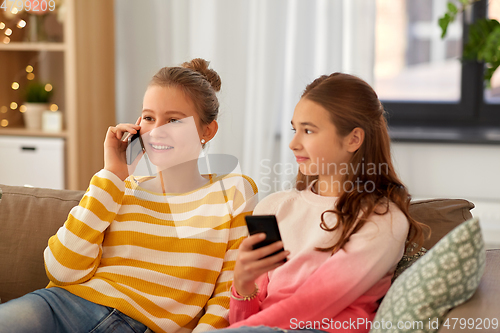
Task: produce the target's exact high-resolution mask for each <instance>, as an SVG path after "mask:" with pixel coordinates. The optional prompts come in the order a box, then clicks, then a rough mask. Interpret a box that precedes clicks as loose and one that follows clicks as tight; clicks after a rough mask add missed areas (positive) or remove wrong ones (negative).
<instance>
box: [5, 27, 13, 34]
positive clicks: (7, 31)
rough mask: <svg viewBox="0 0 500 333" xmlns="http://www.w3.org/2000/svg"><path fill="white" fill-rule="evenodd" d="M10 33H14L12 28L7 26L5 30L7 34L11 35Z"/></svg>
mask: <svg viewBox="0 0 500 333" xmlns="http://www.w3.org/2000/svg"><path fill="white" fill-rule="evenodd" d="M10 35H12V29H11V28H7V29H6V30H5V36H10Z"/></svg>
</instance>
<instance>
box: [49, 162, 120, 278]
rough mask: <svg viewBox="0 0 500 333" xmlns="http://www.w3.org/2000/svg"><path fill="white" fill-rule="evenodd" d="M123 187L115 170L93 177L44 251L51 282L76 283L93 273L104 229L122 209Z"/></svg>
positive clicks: (98, 259)
mask: <svg viewBox="0 0 500 333" xmlns="http://www.w3.org/2000/svg"><path fill="white" fill-rule="evenodd" d="M124 190H125V185H124V182H123V181H121V180H120V179H119V178H118V177H117V176H116V175H115V174H113V173H112V172H109V171H107V170H101V171H99V172H98V173H97V174H95V175H94V177H92V180H91V181H90V185H89V188H88V189H87V192H86V193H85V195H84V196H83V198H82V200H81V201H80V203H79V205H78V206H76V207H74V208H73V209H72V210H71V211H70V213H69V215H68V219H67V220H66V222H65V223H64V225H63V226H62V227H61V228H59V230H58V231H57V233H56V234H55V235H54V236H52V237H51V238H50V239H49V244H48V246H47V248H46V249H45V251H44V259H45V270H46V272H47V276H48V277H49V279H50V281H51V283H52V284H54V285H68V284H77V283H82V282H84V281H87V280H88V279H90V278H91V277H92V275H93V274H94V273H95V271H96V269H97V267H98V265H99V261H100V258H101V255H102V242H103V239H104V232H105V230H106V229H107V228H108V227H109V225H110V224H111V222H112V221H113V220H114V218H115V216H116V214H117V212H118V210H119V209H120V206H121V202H122V199H123V195H124Z"/></svg>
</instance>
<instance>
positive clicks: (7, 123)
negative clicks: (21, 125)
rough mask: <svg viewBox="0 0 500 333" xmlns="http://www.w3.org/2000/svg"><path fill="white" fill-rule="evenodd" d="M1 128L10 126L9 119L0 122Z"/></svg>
mask: <svg viewBox="0 0 500 333" xmlns="http://www.w3.org/2000/svg"><path fill="white" fill-rule="evenodd" d="M0 126H2V127H7V126H9V121H8V120H7V119H2V121H1V122H0Z"/></svg>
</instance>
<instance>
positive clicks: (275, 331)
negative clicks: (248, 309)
mask: <svg viewBox="0 0 500 333" xmlns="http://www.w3.org/2000/svg"><path fill="white" fill-rule="evenodd" d="M217 332H219V333H287V332H297V333H325V331H321V330H314V329H296V330H290V329H284V328H279V327H269V326H241V327H238V328H226V329H222V330H219V331H217ZM214 333H215V331H214Z"/></svg>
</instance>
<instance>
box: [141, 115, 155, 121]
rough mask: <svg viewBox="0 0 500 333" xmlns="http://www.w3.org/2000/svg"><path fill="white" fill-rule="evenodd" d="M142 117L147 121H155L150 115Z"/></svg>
mask: <svg viewBox="0 0 500 333" xmlns="http://www.w3.org/2000/svg"><path fill="white" fill-rule="evenodd" d="M142 119H144V120H146V121H153V118H152V117H150V116H144V117H142Z"/></svg>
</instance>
